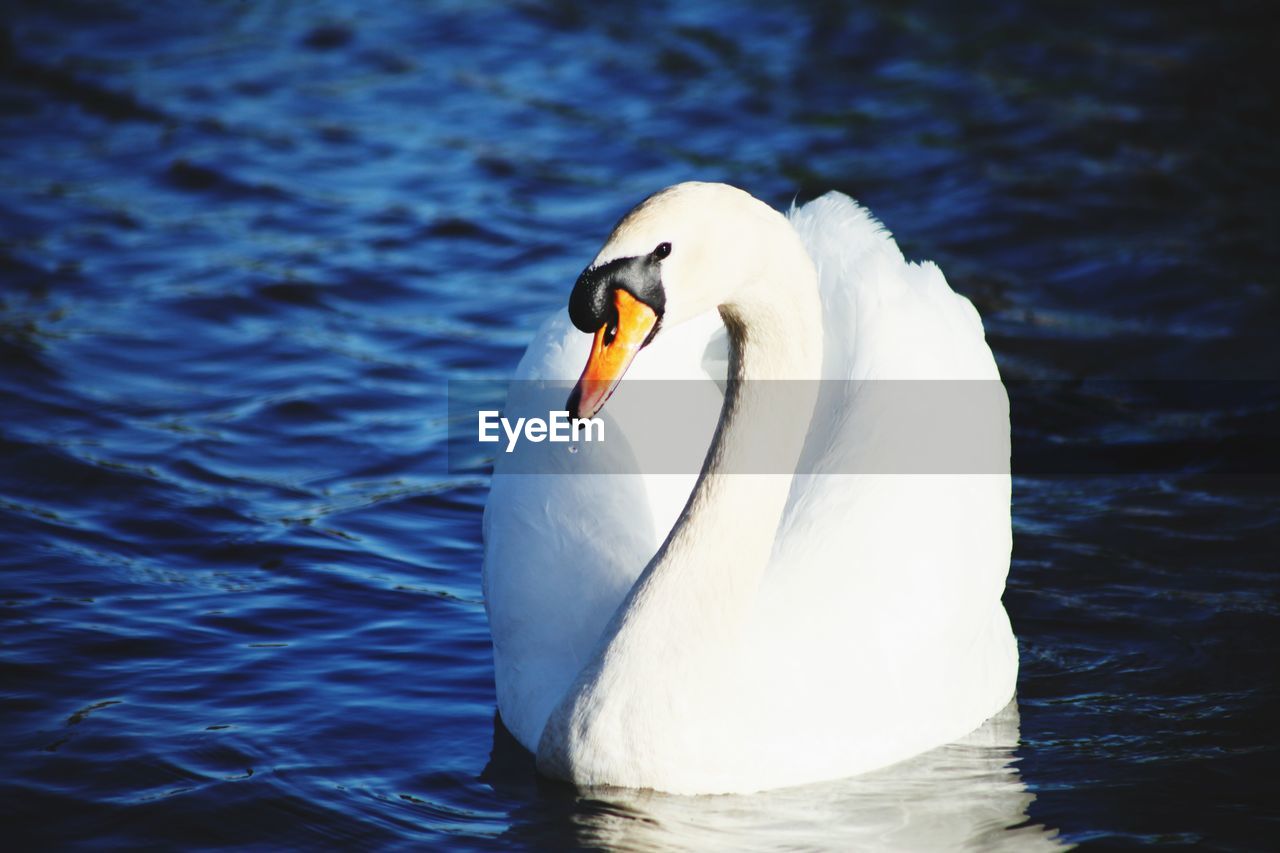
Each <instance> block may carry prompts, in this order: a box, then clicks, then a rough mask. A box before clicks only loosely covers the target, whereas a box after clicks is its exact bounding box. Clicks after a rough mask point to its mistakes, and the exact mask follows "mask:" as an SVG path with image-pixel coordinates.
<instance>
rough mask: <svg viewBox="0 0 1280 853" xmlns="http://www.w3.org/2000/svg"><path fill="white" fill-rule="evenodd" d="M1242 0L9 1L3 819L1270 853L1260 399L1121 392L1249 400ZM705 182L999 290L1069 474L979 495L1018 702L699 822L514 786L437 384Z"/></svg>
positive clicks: (1262, 315) (215, 839) (503, 369)
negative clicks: (848, 230)
mask: <svg viewBox="0 0 1280 853" xmlns="http://www.w3.org/2000/svg"><path fill="white" fill-rule="evenodd" d="M1268 11H1269V9H1268V8H1267V7H1266V5H1265V4H1262V3H1251V2H1239V3H1232V4H1227V5H1226V6H1223V7H1220V8H1219V7H1215V8H1210V7H1209V6H1206V5H1204V4H1192V3H1137V4H1114V3H1101V2H1088V3H1084V4H1055V3H1050V4H1028V5H1027V6H1026V7H1023V6H1020V5H1017V4H1001V3H992V4H982V6H981V7H980V8H976V7H969V6H966V7H965V8H964V9H963V10H961V9H959V8H958V7H955V8H953V7H952V6H951V5H950V4H943V3H920V4H912V6H911V7H910V8H909V9H903V8H902V7H901V5H900V4H894V3H870V4H864V3H858V4H854V3H844V2H828V3H819V4H809V5H804V6H802V7H801V6H797V7H794V8H788V7H779V6H777V4H768V3H746V4H728V3H720V2H712V3H699V4H674V3H662V2H660V3H657V4H656V5H655V4H653V3H646V4H638V3H620V4H600V5H599V6H598V7H595V8H593V7H590V6H587V5H584V4H577V3H568V2H559V0H530V2H513V3H505V4H504V3H482V4H473V3H469V2H446V3H440V4H429V5H424V4H414V3H406V2H390V3H381V4H374V5H370V4H364V5H361V6H359V7H357V6H355V5H349V4H345V3H341V2H322V3H316V4H295V3H288V2H284V3H255V4H161V5H159V6H156V5H155V4H146V3H139V2H128V0H109V2H101V3H91V4H88V3H81V2H74V0H53V2H41V3H34V2H28V3H15V4H10V6H8V7H6V9H5V10H3V11H0V139H2V140H3V141H2V142H0V146H2V148H0V150H2V151H3V158H2V159H0V413H2V415H3V417H2V418H0V570H2V571H0V605H2V606H0V614H2V615H3V618H4V623H5V624H4V629H3V641H2V642H3V646H0V685H2V686H0V708H2V709H3V711H2V714H0V734H2V735H3V738H2V740H3V743H4V749H5V756H4V765H3V767H4V771H5V772H4V774H3V779H2V780H0V802H3V803H4V809H5V811H6V812H12V813H13V817H14V818H15V819H14V820H6V833H7V837H9V838H11V839H13V838H15V837H16V838H17V840H30V841H31V842H32V843H33V844H39V845H41V846H47V845H48V844H49V843H51V842H58V841H61V842H85V841H94V842H97V843H100V844H106V845H111V846H115V845H120V846H125V845H129V846H134V845H137V844H160V845H172V846H181V847H189V846H211V845H216V844H237V843H248V842H258V843H269V844H272V845H275V846H281V847H297V846H304V845H305V846H340V845H341V846H347V845H359V846H409V845H412V844H428V845H431V846H446V845H447V846H450V847H459V848H484V849H492V848H505V847H508V846H510V845H512V844H514V845H518V846H526V847H566V846H573V845H582V846H595V847H600V846H605V847H611V846H617V847H624V848H640V849H651V848H654V847H671V846H681V845H684V846H701V845H706V844H717V843H718V844H724V845H726V846H730V847H734V848H743V847H744V846H745V845H746V844H747V843H748V842H750V843H751V844H755V845H757V846H759V847H762V848H767V847H770V846H777V845H786V844H792V845H794V844H805V845H812V846H839V847H849V846H854V845H868V846H874V847H879V846H886V845H888V846H892V845H897V846H900V847H903V848H906V849H914V848H918V847H919V846H921V845H922V844H925V845H941V846H959V845H964V844H967V845H969V846H973V847H980V848H983V849H992V848H996V847H1000V846H1003V847H1006V848H1008V849H1019V850H1022V849H1028V847H1030V846H1033V845H1036V844H1039V843H1041V842H1044V843H1046V844H1052V843H1059V842H1067V843H1083V844H1086V845H1087V844H1089V843H1095V844H1098V845H1099V846H1106V845H1111V846H1129V845H1134V844H1153V845H1168V846H1191V845H1212V846H1217V847H1220V848H1233V849H1246V848H1259V847H1263V846H1265V844H1263V843H1262V842H1263V841H1264V840H1265V839H1266V838H1267V837H1268V834H1269V833H1270V830H1271V829H1272V828H1273V826H1274V819H1275V817H1276V816H1277V815H1276V811H1275V807H1274V804H1273V803H1271V802H1269V801H1268V799H1267V797H1266V796H1264V793H1263V792H1264V791H1266V790H1267V788H1266V787H1265V786H1264V785H1263V784H1262V783H1261V780H1264V779H1266V778H1268V777H1269V775H1270V771H1271V768H1273V767H1274V765H1275V762H1276V760H1277V748H1276V746H1275V742H1274V738H1272V737H1270V735H1269V734H1267V733H1268V732H1269V731H1270V729H1271V725H1272V721H1273V720H1274V719H1275V718H1276V717H1275V715H1276V712H1277V711H1278V710H1280V708H1278V707H1277V704H1278V703H1277V691H1276V687H1275V683H1274V679H1273V678H1272V677H1270V671H1271V669H1272V668H1273V665H1274V661H1275V659H1276V656H1277V653H1278V652H1280V631H1278V630H1277V625H1278V624H1280V621H1278V618H1277V617H1280V613H1278V612H1277V611H1278V610H1280V608H1278V607H1277V606H1276V604H1275V601H1276V598H1275V567H1274V565H1273V563H1274V555H1275V554H1276V553H1277V552H1278V549H1277V545H1280V528H1278V526H1277V521H1276V519H1277V518H1280V483H1277V479H1276V471H1275V470H1274V467H1273V466H1272V467H1270V468H1268V467H1267V466H1265V465H1264V466H1263V467H1262V468H1261V469H1259V470H1250V469H1249V459H1250V458H1251V457H1250V451H1249V448H1270V447H1274V444H1275V438H1276V431H1277V430H1276V427H1277V423H1278V422H1280V418H1278V416H1277V412H1278V411H1280V401H1278V400H1277V399H1276V397H1275V394H1274V393H1273V392H1268V394H1262V395H1258V396H1255V397H1254V398H1253V399H1252V400H1251V401H1250V402H1249V404H1248V405H1244V406H1242V405H1241V404H1240V403H1239V401H1238V400H1233V399H1232V397H1231V394H1230V393H1225V392H1224V393H1223V395H1222V396H1221V397H1219V396H1216V395H1214V394H1212V393H1211V392H1203V393H1197V395H1196V399H1195V400H1193V401H1189V402H1187V403H1186V404H1185V405H1178V406H1174V407H1172V408H1170V409H1166V410H1161V411H1159V412H1154V411H1152V410H1151V409H1150V408H1149V407H1148V408H1144V406H1146V405H1147V404H1146V402H1145V401H1144V400H1143V398H1142V394H1141V392H1140V391H1134V390H1132V387H1140V385H1139V386H1132V387H1131V386H1129V385H1127V384H1126V381H1128V380H1150V379H1158V380H1173V381H1177V380H1183V379H1189V378H1190V379H1197V380H1208V381H1207V382H1201V383H1199V384H1198V385H1197V386H1194V387H1197V388H1213V387H1214V382H1216V381H1217V380H1219V379H1223V378H1229V379H1250V380H1267V381H1270V382H1272V383H1274V380H1275V378H1276V376H1275V370H1276V366H1277V365H1278V364H1280V358H1278V357H1277V356H1278V355H1280V350H1278V344H1277V338H1276V335H1275V334H1274V330H1275V328H1276V325H1277V320H1280V288H1277V286H1276V281H1275V275H1274V270H1275V269H1276V268H1277V262H1278V261H1280V249H1278V248H1277V244H1276V243H1275V240H1274V236H1275V234H1276V233H1277V232H1278V231H1280V217H1278V216H1277V213H1278V210H1280V208H1278V207H1277V205H1276V204H1275V202H1274V189H1275V186H1276V178H1277V172H1278V164H1277V161H1276V158H1275V156H1274V139H1275V135H1276V134H1275V130H1276V127H1275V110H1274V93H1273V91H1272V90H1271V88H1270V87H1269V84H1268V82H1267V81H1268V79H1269V77H1268V75H1266V74H1265V73H1262V69H1265V68H1268V67H1269V65H1270V59H1271V53H1272V52H1273V50H1274V47H1273V45H1272V44H1271V42H1272V41H1273V38H1272V36H1271V33H1272V29H1271V28H1269V26H1268V23H1267V22H1268V21H1269V17H1268V16H1267V12H1268ZM689 178H701V179H716V180H728V181H730V182H732V183H735V184H738V185H740V186H744V187H746V188H748V189H750V190H752V191H753V192H754V193H756V194H757V195H759V196H760V197H762V198H765V199H767V200H769V201H770V202H772V203H774V204H775V205H777V206H779V207H785V206H786V205H787V204H789V203H790V201H791V200H792V198H793V197H795V195H796V194H799V196H800V197H801V198H808V197H811V196H813V195H815V194H817V193H819V192H822V191H825V190H827V189H832V188H834V189H841V190H844V191H847V192H849V193H850V194H851V195H854V196H855V197H857V198H859V199H860V200H861V201H863V202H865V203H866V204H867V205H868V206H869V207H870V208H871V209H872V210H873V211H875V213H876V214H877V215H878V216H879V217H880V218H881V219H882V221H884V223H885V224H886V225H887V226H888V227H889V228H891V229H892V230H893V231H894V232H895V233H896V234H897V236H898V238H899V240H900V241H901V243H902V245H903V247H904V249H905V250H906V252H907V254H908V256H910V257H917V258H932V259H934V260H937V261H938V262H939V264H940V265H941V267H942V268H943V269H944V270H945V271H946V272H947V275H948V278H949V280H950V281H951V282H952V284H953V285H954V286H955V287H956V288H957V289H958V290H960V291H961V292H963V293H965V294H966V295H968V296H970V297H971V298H972V299H973V300H974V302H975V304H977V305H978V307H979V309H980V310H981V311H982V313H983V315H984V317H985V319H986V323H987V328H988V331H989V337H990V339H991V341H992V344H993V347H994V349H995V351H996V355H997V358H998V359H999V362H1000V365H1001V369H1002V371H1003V373H1004V375H1005V376H1006V377H1007V378H1009V379H1015V380H1026V382H1025V383H1024V384H1023V385H1022V386H1021V387H1023V388H1025V389H1031V392H1030V393H1029V394H1028V395H1027V398H1026V405H1025V406H1023V407H1022V408H1021V409H1019V408H1018V407H1017V406H1015V410H1014V423H1015V430H1016V435H1015V439H1016V440H1022V441H1025V442H1027V444H1026V445H1025V446H1028V447H1030V448H1032V451H1035V450H1036V449H1037V448H1039V449H1044V448H1054V447H1062V446H1069V447H1073V448H1083V449H1084V450H1085V451H1087V450H1088V448H1089V447H1091V446H1095V447H1100V448H1102V447H1105V449H1106V451H1107V452H1101V451H1099V453H1097V454H1092V455H1090V454H1087V453H1086V455H1085V456H1083V457H1082V458H1083V459H1085V460H1086V461H1087V462H1088V464H1089V465H1090V466H1091V467H1090V469H1089V471H1088V472H1087V473H1088V474H1089V475H1090V476H1063V475H1057V476H1045V475H1036V476H1030V475H1026V476H1022V477H1019V478H1017V480H1016V482H1015V507H1014V511H1015V528H1016V529H1015V553H1014V565H1013V569H1012V572H1011V575H1010V581H1009V590H1008V593H1007V595H1006V602H1007V604H1008V608H1009V611H1010V614H1011V617H1012V619H1013V622H1014V626H1015V630H1016V631H1017V633H1018V635H1019V637H1020V641H1021V644H1022V655H1023V672H1022V677H1021V680H1020V683H1019V697H1018V706H1019V707H1020V713H1021V720H1020V723H1019V721H1018V711H1019V708H1014V709H1012V710H1011V712H1010V714H1011V717H1006V718H1004V719H1003V720H1002V721H1000V722H998V723H997V724H995V725H993V726H991V727H989V728H988V729H987V730H986V731H985V732H984V733H981V734H979V735H978V736H976V739H975V740H972V741H970V742H966V743H964V744H958V745H955V746H953V747H948V748H946V749H945V750H942V751H939V752H938V753H935V754H931V755H929V756H925V757H922V758H921V759H920V760H919V761H917V762H911V763H908V764H907V765H904V766H903V767H900V768H897V769H896V770H894V771H892V772H889V773H887V774H882V775H880V776H876V777H874V778H871V779H869V780H863V781H861V782H859V781H851V782H850V783H849V784H847V785H844V786H834V787H828V788H822V789H814V790H802V791H799V792H784V793H780V794H777V795H771V796H762V797H758V798H748V799H745V800H735V799H733V798H721V799H713V800H712V801H702V800H700V801H697V802H696V803H691V802H689V801H684V800H681V799H678V798H676V799H672V798H663V797H660V796H657V795H653V796H646V795H637V794H635V793H634V792H630V793H628V792H591V793H581V794H579V793H577V792H574V791H572V790H570V789H567V788H563V787H561V786H558V785H553V784H550V783H546V782H543V781H541V780H538V779H537V778H536V776H535V775H534V774H533V771H532V767H531V764H530V761H529V759H528V757H527V756H525V755H524V754H523V753H521V752H520V751H519V749H518V748H516V747H514V746H513V745H512V744H511V743H510V741H509V739H508V738H507V736H506V735H505V733H504V732H503V731H502V730H501V726H500V724H497V723H496V722H495V720H494V716H493V707H494V697H493V686H492V665H491V660H490V652H489V645H488V633H487V628H486V625H485V620H484V612H483V604H482V601H481V591H480V588H479V578H478V568H479V562H480V519H481V513H482V509H483V506H484V501H485V496H486V491H487V479H486V474H485V473H484V471H483V470H477V471H473V472H466V473H462V474H450V473H449V470H448V466H447V459H446V456H447V454H446V446H445V445H446V442H445V437H446V433H447V426H448V423H447V417H448V416H447V412H446V409H445V384H446V381H447V380H448V379H459V378H462V379H469V378H485V377H494V376H497V377H502V376H505V375H508V374H509V372H510V371H511V369H512V368H513V366H514V364H515V362H516V360H517V359H518V358H519V355H520V353H521V352H522V350H523V348H524V346H525V345H526V343H527V342H528V340H529V338H530V336H531V334H532V330H533V329H534V327H535V326H536V324H537V323H539V322H540V321H541V319H542V318H543V317H544V316H546V314H547V313H549V312H551V311H555V310H562V309H563V306H564V302H565V299H566V295H567V290H568V287H569V285H570V284H571V282H572V281H573V279H574V278H575V277H576V275H577V273H578V271H579V270H580V269H581V267H582V265H583V264H584V263H585V261H586V260H587V259H589V258H590V257H591V255H592V253H593V252H594V251H595V250H596V247H597V246H598V243H599V241H600V240H601V238H602V237H603V236H604V234H605V232H606V231H607V230H608V228H609V227H610V226H611V224H612V223H613V222H614V221H615V220H616V219H617V217H618V216H619V215H620V214H621V213H623V212H624V211H625V210H626V209H627V208H628V207H630V206H631V205H632V204H633V203H635V202H636V201H637V200H638V199H640V198H642V197H643V196H644V195H646V194H647V193H649V192H651V191H652V190H654V189H656V188H659V187H661V186H664V185H666V184H670V183H673V182H676V181H678V180H684V179H689ZM1098 378H1103V379H1108V380H1124V381H1119V382H1116V383H1113V384H1109V385H1107V386H1105V387H1106V388H1107V389H1109V390H1107V392H1106V393H1099V392H1098V390H1097V388H1096V387H1092V388H1091V387H1090V386H1088V385H1087V384H1082V385H1081V386H1080V387H1079V392H1078V393H1071V394H1068V395H1065V396H1064V395H1061V394H1058V395H1054V396H1052V397H1047V396H1043V395H1037V394H1036V393H1035V392H1034V389H1036V388H1040V387H1043V386H1042V385H1041V384H1039V383H1040V382H1041V381H1042V380H1053V381H1054V382H1055V383H1068V384H1070V383H1074V382H1076V381H1078V380H1089V379H1098ZM1073 387H1074V386H1073ZM1187 387H1193V386H1187ZM1267 387H1270V388H1274V384H1272V385H1270V386H1267ZM1125 389H1129V390H1125ZM1015 402H1016V401H1015ZM1148 414H1150V417H1148ZM1117 442H1118V443H1119V444H1117ZM1125 443H1127V444H1125ZM1116 447H1125V448H1128V449H1131V450H1132V454H1130V453H1129V452H1128V450H1126V451H1125V453H1124V454H1122V455H1117V454H1119V451H1117V450H1116ZM1143 454H1146V455H1145V456H1144V455H1143ZM1200 456H1205V457H1207V458H1208V459H1209V461H1208V462H1207V463H1206V464H1199V462H1198V461H1197V458H1198V457H1200ZM1274 458H1275V457H1274V451H1272V456H1271V457H1270V459H1271V460H1272V461H1274ZM1133 459H1138V460H1142V459H1160V460H1166V462H1167V460H1177V464H1176V465H1169V464H1164V465H1163V466H1155V467H1154V468H1152V467H1151V466H1144V465H1143V464H1134V463H1132V462H1131V460H1133ZM1223 459H1225V460H1228V461H1227V463H1225V470H1226V473H1224V465H1223V464H1217V463H1214V462H1213V460H1223ZM1015 461H1016V460H1015ZM1122 462H1123V463H1124V465H1123V471H1109V470H1108V466H1112V465H1114V466H1116V467H1121V463H1122ZM1215 464H1217V467H1215ZM930 827H932V828H933V830H935V831H936V834H934V835H928V834H925V835H921V834H920V832H921V831H922V830H928V829H929V828H930ZM1059 832H1060V836H1058V835H1055V833H1059Z"/></svg>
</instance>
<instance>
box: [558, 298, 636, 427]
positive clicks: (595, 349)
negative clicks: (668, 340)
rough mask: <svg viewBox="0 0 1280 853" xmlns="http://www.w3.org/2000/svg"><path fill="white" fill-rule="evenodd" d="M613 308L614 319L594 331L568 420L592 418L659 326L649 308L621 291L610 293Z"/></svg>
mask: <svg viewBox="0 0 1280 853" xmlns="http://www.w3.org/2000/svg"><path fill="white" fill-rule="evenodd" d="M613 305H614V308H615V309H616V313H615V316H616V317H617V319H616V320H614V321H613V322H612V323H605V324H604V325H602V326H601V327H600V328H599V329H597V330H596V336H595V340H593V341H592V343H591V357H590V358H588V359H587V366H586V367H585V368H584V369H583V371H582V376H581V378H579V379H578V384H577V385H575V386H574V388H573V393H572V394H570V395H569V402H568V403H567V404H566V408H568V410H569V416H570V417H573V418H591V417H595V414H596V412H598V411H600V409H601V408H603V406H604V403H605V400H608V399H609V395H610V394H612V393H613V389H615V388H617V387H618V383H619V382H620V381H621V380H622V376H623V374H625V373H626V372H627V368H628V367H630V366H631V362H632V361H633V360H634V359H635V357H636V354H637V353H639V352H640V350H641V348H643V347H644V345H645V344H646V343H648V341H649V336H650V334H652V332H653V329H654V327H655V326H656V325H657V324H658V315H657V314H656V313H655V312H654V310H653V309H652V308H650V307H649V306H648V305H645V304H644V303H643V302H641V301H640V300H639V299H636V298H635V297H634V296H632V295H631V294H630V293H627V292H626V291H625V290H622V289H621V288H619V289H617V290H615V291H614V293H613Z"/></svg>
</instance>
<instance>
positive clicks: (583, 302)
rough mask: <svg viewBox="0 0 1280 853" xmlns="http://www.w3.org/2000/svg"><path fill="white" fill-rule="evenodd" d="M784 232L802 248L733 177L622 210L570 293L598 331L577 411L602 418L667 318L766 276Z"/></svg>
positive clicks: (581, 318) (573, 305) (575, 396)
mask: <svg viewBox="0 0 1280 853" xmlns="http://www.w3.org/2000/svg"><path fill="white" fill-rule="evenodd" d="M779 229H784V230H783V231H782V233H784V234H789V235H790V236H791V238H792V241H793V242H795V243H796V245H797V246H798V245H799V244H798V240H795V239H794V234H795V232H794V229H792V228H791V226H790V225H789V224H788V223H787V221H786V219H785V217H783V216H782V215H781V214H779V213H778V212H777V211H775V210H773V208H771V207H769V206H768V205H766V204H765V203H764V202H762V201H760V200H759V199H756V198H755V197H754V196H752V195H750V194H749V193H746V192H744V191H742V190H740V189H737V188H735V187H731V186H729V185H728V184H709V183H697V182H690V183H684V184H676V185H675V186H672V187H667V188H666V189H664V190H661V191H659V192H657V193H654V194H653V195H651V196H649V197H648V198H647V199H645V200H644V201H642V202H641V203H640V204H639V205H637V206H636V207H635V208H634V209H633V210H632V211H631V212H630V213H628V214H627V215H626V216H624V217H623V218H622V219H621V221H619V222H618V224H617V225H616V226H615V227H614V229H613V233H612V234H610V235H609V238H608V239H607V240H606V241H605V244H604V247H603V248H602V249H601V250H600V253H599V254H598V255H597V256H596V258H595V260H594V261H592V262H591V265H590V266H588V267H587V268H586V269H585V270H583V272H582V275H580V276H579V277H578V281H577V283H576V284H575V285H574V288H573V293H572V295H571V296H570V297H569V318H570V320H572V321H573V324H574V326H576V327H577V328H578V329H579V330H580V331H583V332H588V333H591V334H593V335H594V339H593V341H592V345H591V356H590V358H589V359H588V360H587V365H586V368H585V369H584V370H583V372H582V377H581V378H580V379H579V380H578V384H577V385H576V386H575V387H574V389H573V393H572V394H571V395H570V396H569V402H568V404H567V406H568V409H569V413H570V415H571V416H572V417H575V418H589V417H592V416H594V415H595V414H596V412H598V411H599V410H600V409H601V408H602V407H603V406H604V404H605V401H606V400H608V399H609V395H610V394H612V393H613V391H614V389H615V388H616V387H617V385H618V383H619V382H620V381H621V380H622V377H623V375H624V374H625V373H626V372H627V368H629V367H630V366H631V363H632V361H634V360H635V358H636V356H637V355H639V353H640V351H641V350H642V349H644V348H645V347H646V346H648V345H649V344H650V343H651V342H652V341H653V340H654V339H655V338H656V337H657V336H658V335H659V334H660V333H661V330H662V328H663V326H664V325H665V326H672V325H676V324H679V323H682V322H684V321H686V320H689V319H692V318H693V317H696V316H698V315H700V314H703V313H705V312H707V311H710V310H712V309H715V308H719V307H720V306H722V305H724V304H726V303H727V302H730V301H731V300H732V298H733V296H734V294H735V293H737V292H738V291H740V290H741V289H742V288H744V287H746V286H749V284H750V283H751V282H752V281H753V280H755V279H757V278H759V277H760V275H761V274H762V271H763V269H764V268H765V267H766V266H767V265H768V264H767V263H766V261H767V258H768V256H767V251H768V248H767V247H770V246H776V244H777V241H776V239H775V240H774V241H772V242H770V241H769V239H768V238H769V236H770V232H777V231H779Z"/></svg>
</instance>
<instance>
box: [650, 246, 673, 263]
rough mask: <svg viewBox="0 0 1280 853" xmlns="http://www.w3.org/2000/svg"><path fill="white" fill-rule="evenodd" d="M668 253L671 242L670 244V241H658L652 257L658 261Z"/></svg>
mask: <svg viewBox="0 0 1280 853" xmlns="http://www.w3.org/2000/svg"><path fill="white" fill-rule="evenodd" d="M669 254H671V244H670V243H659V244H658V248H656V249H654V250H653V257H654V259H655V260H659V261H660V260H662V259H663V258H665V257H666V256H667V255H669Z"/></svg>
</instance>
